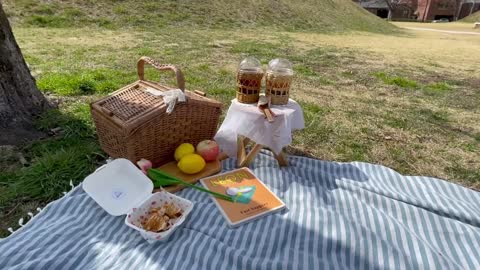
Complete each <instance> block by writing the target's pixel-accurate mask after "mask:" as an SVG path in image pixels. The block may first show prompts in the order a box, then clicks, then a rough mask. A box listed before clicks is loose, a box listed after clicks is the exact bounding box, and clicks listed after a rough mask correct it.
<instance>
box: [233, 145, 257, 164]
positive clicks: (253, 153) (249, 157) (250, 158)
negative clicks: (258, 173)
mask: <svg viewBox="0 0 480 270" xmlns="http://www.w3.org/2000/svg"><path fill="white" fill-rule="evenodd" d="M262 148H263V145H261V144H255V146H254V147H253V148H252V150H250V152H249V153H248V155H247V157H246V158H245V159H244V160H243V161H242V162H241V163H240V165H239V167H245V166H248V165H249V164H250V163H251V162H252V161H253V159H254V158H255V156H256V155H257V154H258V152H260V150H262ZM243 151H244V152H245V149H244V150H243ZM237 164H238V163H237Z"/></svg>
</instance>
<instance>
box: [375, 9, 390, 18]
mask: <svg viewBox="0 0 480 270" xmlns="http://www.w3.org/2000/svg"><path fill="white" fill-rule="evenodd" d="M377 16H378V17H380V18H384V19H386V18H388V9H377Z"/></svg>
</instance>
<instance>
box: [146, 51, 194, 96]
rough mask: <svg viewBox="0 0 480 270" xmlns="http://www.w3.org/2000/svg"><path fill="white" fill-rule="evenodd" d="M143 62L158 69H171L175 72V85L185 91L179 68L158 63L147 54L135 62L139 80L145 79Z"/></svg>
mask: <svg viewBox="0 0 480 270" xmlns="http://www.w3.org/2000/svg"><path fill="white" fill-rule="evenodd" d="M145 63H147V64H150V65H152V66H153V67H154V68H156V69H158V70H172V71H173V72H175V76H176V77H177V86H178V88H179V89H180V90H182V92H185V79H184V77H183V73H182V71H181V70H180V69H179V68H177V67H176V66H174V65H170V64H160V63H158V62H157V61H155V60H153V59H152V58H150V57H147V56H142V57H140V59H139V60H138V62H137V73H138V78H139V79H140V80H142V81H143V80H145V73H144V70H145Z"/></svg>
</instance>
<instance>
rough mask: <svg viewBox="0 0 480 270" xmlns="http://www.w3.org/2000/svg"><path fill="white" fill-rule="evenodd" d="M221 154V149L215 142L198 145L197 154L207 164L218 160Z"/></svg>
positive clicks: (210, 141) (206, 141)
mask: <svg viewBox="0 0 480 270" xmlns="http://www.w3.org/2000/svg"><path fill="white" fill-rule="evenodd" d="M219 152H220V147H218V144H217V143H216V142H215V141H212V140H205V141H201V142H199V143H198V144H197V153H198V154H199V155H200V156H202V157H203V159H205V161H207V162H209V161H214V160H216V159H217V158H218V153H219Z"/></svg>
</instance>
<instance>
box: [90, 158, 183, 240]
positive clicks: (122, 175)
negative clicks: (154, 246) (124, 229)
mask: <svg viewBox="0 0 480 270" xmlns="http://www.w3.org/2000/svg"><path fill="white" fill-rule="evenodd" d="M82 187H83V189H84V190H85V192H86V193H87V194H88V195H89V196H90V197H92V199H93V200H95V202H97V203H98V204H99V205H100V206H101V207H102V208H103V209H105V211H107V213H109V214H110V215H113V216H121V215H127V216H126V218H125V224H126V225H127V226H129V227H131V228H133V229H135V230H136V231H138V232H139V233H140V234H141V235H142V237H143V238H144V239H146V240H147V241H148V242H150V243H153V242H155V241H166V240H167V239H168V237H169V236H170V235H171V234H172V233H173V232H174V231H175V230H176V229H177V228H178V227H180V226H181V225H182V223H183V222H184V221H185V219H186V217H187V216H188V214H189V213H190V212H191V211H192V209H193V203H192V202H191V201H189V200H186V199H183V198H181V197H178V196H175V195H173V194H171V193H168V192H166V191H164V190H162V191H160V192H156V193H153V194H152V191H153V183H152V181H151V180H150V179H149V178H148V177H147V176H145V175H144V174H143V173H142V172H141V171H140V170H139V169H138V168H137V167H136V166H135V165H134V164H133V163H132V162H130V161H129V160H127V159H123V158H120V159H115V160H114V161H112V162H110V163H108V164H106V165H104V166H102V167H100V168H99V169H97V170H96V171H95V172H94V173H92V174H91V175H89V176H88V177H87V178H85V181H84V182H83V184H82ZM165 203H171V204H173V205H174V206H175V207H178V208H179V209H180V210H181V216H180V217H179V218H177V219H176V220H175V221H174V223H173V224H172V225H171V227H170V228H168V229H167V230H166V231H162V232H151V231H146V230H144V229H143V227H142V224H141V222H142V221H143V220H145V218H146V217H147V215H148V212H149V211H150V209H151V208H152V207H156V206H162V205H163V204H165Z"/></svg>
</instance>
